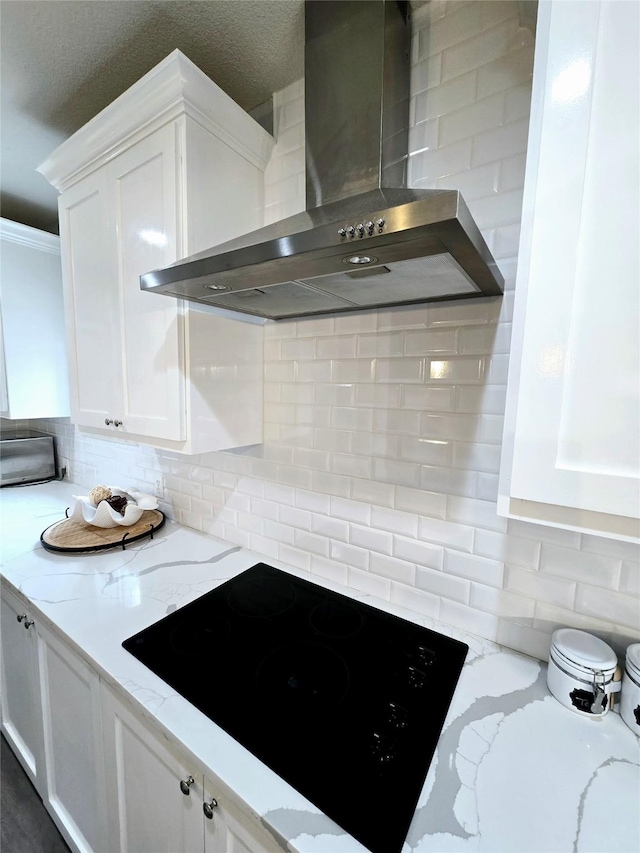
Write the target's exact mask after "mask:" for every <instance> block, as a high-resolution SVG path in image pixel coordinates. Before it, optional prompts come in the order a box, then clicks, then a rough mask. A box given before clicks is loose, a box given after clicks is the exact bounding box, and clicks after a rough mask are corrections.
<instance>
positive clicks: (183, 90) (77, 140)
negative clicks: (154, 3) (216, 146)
mask: <svg viewBox="0 0 640 853" xmlns="http://www.w3.org/2000/svg"><path fill="white" fill-rule="evenodd" d="M170 111H171V112H172V116H171V117H172V118H175V117H177V115H181V114H183V113H186V112H188V113H189V114H190V115H192V116H193V117H194V118H195V119H196V120H197V121H198V120H199V121H201V123H202V124H203V126H205V127H206V128H207V130H209V131H210V132H212V133H213V134H215V135H216V136H217V137H218V138H219V139H220V140H221V141H222V142H224V143H226V144H227V145H230V146H231V147H232V148H233V149H234V150H235V151H237V152H238V153H240V154H241V155H242V156H244V157H245V158H246V159H247V160H248V161H249V162H250V163H252V164H253V165H254V166H256V167H257V168H259V169H262V170H264V168H265V166H266V164H267V162H268V160H269V157H270V156H271V151H272V149H273V146H274V144H275V142H274V140H273V137H271V136H270V134H268V133H267V132H266V131H265V130H264V129H263V128H262V127H260V125H259V124H258V123H257V122H256V121H254V120H253V119H252V118H251V116H249V114H248V113H246V112H245V111H244V110H243V109H242V108H241V107H239V106H238V104H236V102H235V101H234V100H232V99H231V98H230V97H229V96H228V95H227V94H226V93H225V92H223V91H222V89H221V88H220V87H219V86H218V85H216V84H215V83H214V82H213V81H212V80H210V79H209V77H207V75H206V74H204V73H203V72H202V71H201V70H200V69H199V68H198V67H197V66H196V65H194V63H193V62H191V60H190V59H188V58H187V57H186V56H185V55H184V54H183V53H181V51H179V50H174V51H173V52H172V53H170V54H169V56H167V57H166V59H163V61H162V62H160V63H159V64H158V65H156V66H155V68H152V69H151V71H149V72H148V73H147V74H145V76H144V77H142V78H141V79H140V80H138V82H137V83H134V85H133V86H131V88H129V89H127V91H126V92H123V94H122V95H120V97H119V98H116V100H115V101H113V103H111V104H109V106H108V107H105V109H104V110H102V112H100V113H98V115H97V116H95V117H94V118H93V119H91V121H89V122H88V123H87V124H86V125H84V127H82V128H80V130H78V131H76V133H74V134H73V136H71V137H70V138H69V139H67V140H66V141H65V142H63V143H62V145H60V146H59V147H58V148H56V150H55V151H54V152H53V153H52V154H51V155H50V156H49V157H48V158H47V159H46V160H45V161H44V163H42V164H41V165H40V166H38V172H40V173H41V174H42V175H44V177H45V178H46V179H47V180H48V181H49V183H50V184H52V185H53V186H54V187H56V189H58V190H60V191H63V190H64V189H65V188H66V187H67V186H69V183H70V181H69V179H70V177H72V176H74V177H75V176H80V173H81V172H82V171H83V170H85V169H86V168H87V167H88V166H91V167H92V168H98V167H99V166H101V165H103V164H104V163H106V162H107V161H108V160H110V159H111V158H112V157H114V156H116V154H119V153H121V152H122V150H123V146H126V147H128V145H129V144H132V140H133V136H134V134H135V133H136V132H138V131H139V130H140V128H141V127H143V126H144V125H145V124H148V123H150V122H152V121H153V120H154V119H157V118H158V117H165V114H166V113H168V112H170ZM165 120H166V118H165Z"/></svg>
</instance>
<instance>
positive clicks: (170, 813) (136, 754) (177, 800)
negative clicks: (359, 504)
mask: <svg viewBox="0 0 640 853" xmlns="http://www.w3.org/2000/svg"><path fill="white" fill-rule="evenodd" d="M103 709H104V720H105V753H106V758H105V760H106V779H107V802H108V814H109V842H110V850H111V851H114V853H115V851H121V853H178V851H179V853H201V851H202V847H203V837H202V835H203V828H202V822H203V820H204V818H203V815H202V776H198V775H197V774H196V773H195V772H194V768H193V767H189V766H188V764H187V763H186V762H185V761H183V760H181V759H180V758H179V757H178V756H177V755H175V754H174V753H173V752H171V751H170V750H169V749H167V747H166V746H165V745H164V744H163V743H161V741H160V740H159V739H158V738H157V737H156V736H155V735H154V734H152V733H151V732H150V731H149V730H148V729H147V728H146V727H145V726H144V725H143V724H142V723H141V722H140V721H139V720H137V719H136V717H135V716H134V715H133V714H132V713H131V712H130V711H129V710H128V709H127V708H125V707H124V706H123V705H122V704H121V703H120V702H119V701H118V700H117V699H115V697H114V696H113V695H112V694H111V692H110V691H109V690H107V689H104V692H103ZM190 775H191V776H193V777H194V778H195V782H194V783H193V784H192V785H191V788H190V793H189V795H188V796H185V795H184V794H183V793H182V792H181V790H180V781H181V780H186V779H188V777H189V776H190Z"/></svg>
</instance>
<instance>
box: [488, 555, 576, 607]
mask: <svg viewBox="0 0 640 853" xmlns="http://www.w3.org/2000/svg"><path fill="white" fill-rule="evenodd" d="M505 589H509V590H511V591H513V592H517V593H520V595H526V596H528V597H529V598H531V599H533V600H535V601H544V602H546V603H548V604H552V605H554V606H556V607H564V608H566V609H567V610H572V609H573V605H574V602H575V597H576V584H575V582H574V581H572V580H569V579H566V578H558V577H552V576H549V575H545V574H543V573H542V572H536V571H527V570H526V569H520V568H517V567H516V566H512V565H508V566H507V567H506V583H505Z"/></svg>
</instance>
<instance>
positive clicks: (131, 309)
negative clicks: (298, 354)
mask: <svg viewBox="0 0 640 853" xmlns="http://www.w3.org/2000/svg"><path fill="white" fill-rule="evenodd" d="M179 127H180V125H178V124H177V123H175V122H173V123H171V124H169V125H167V126H165V127H163V128H161V129H160V130H158V131H156V132H155V133H152V134H151V135H150V136H148V137H146V138H145V139H143V140H141V141H140V142H138V143H137V144H136V145H134V146H132V147H131V148H130V149H129V150H128V151H125V152H124V153H123V154H121V155H120V156H119V157H116V158H115V160H113V161H112V162H111V163H110V164H109V165H108V166H107V171H108V177H109V191H110V204H111V209H112V211H113V217H114V220H115V226H116V232H117V258H118V272H117V275H118V283H119V291H120V323H121V328H122V339H121V347H122V359H123V381H122V393H123V399H122V404H121V405H122V408H121V411H120V413H119V415H118V419H119V420H121V421H122V427H121V428H120V430H121V431H123V432H128V433H137V434H139V435H145V436H149V437H150V438H165V439H174V440H177V441H180V440H184V439H185V438H186V411H185V390H184V389H185V378H184V370H185V364H184V340H183V317H182V306H181V304H180V303H179V302H178V301H177V300H175V299H168V298H167V297H162V296H158V295H157V294H151V293H144V292H143V291H142V290H140V276H141V275H142V274H143V273H146V272H149V271H150V270H154V269H157V268H158V267H163V266H166V265H167V264H170V263H172V262H173V261H175V260H176V258H177V257H178V243H179V238H180V234H179V227H180V221H179V209H180V204H179V189H180V187H179V184H180V181H181V177H180V156H179V151H178V144H177V139H176V135H177V134H178V132H179Z"/></svg>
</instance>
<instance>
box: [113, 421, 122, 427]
mask: <svg viewBox="0 0 640 853" xmlns="http://www.w3.org/2000/svg"><path fill="white" fill-rule="evenodd" d="M113 425H114V427H121V426H122V421H117V420H116V421H114V422H113Z"/></svg>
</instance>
